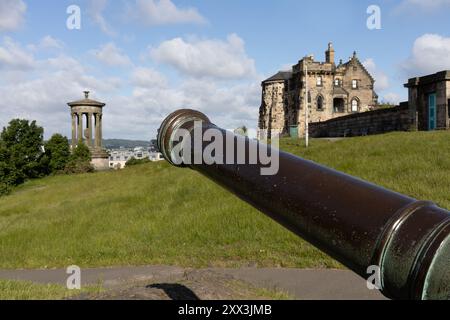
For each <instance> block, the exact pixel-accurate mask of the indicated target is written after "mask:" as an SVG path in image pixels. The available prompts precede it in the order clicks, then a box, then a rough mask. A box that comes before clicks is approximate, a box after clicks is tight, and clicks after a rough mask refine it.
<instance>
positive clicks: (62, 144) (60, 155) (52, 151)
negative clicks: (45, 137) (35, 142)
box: [44, 134, 89, 173]
mask: <svg viewBox="0 0 450 320" xmlns="http://www.w3.org/2000/svg"><path fill="white" fill-rule="evenodd" d="M88 151H89V150H88ZM45 154H46V156H47V158H48V167H49V171H50V172H51V173H57V172H61V171H63V170H64V168H65V167H66V165H67V163H68V162H69V159H70V147H69V140H67V138H66V137H63V136H62V135H60V134H54V135H53V136H52V137H51V138H50V140H49V141H47V143H46V144H45ZM44 161H45V160H44Z"/></svg>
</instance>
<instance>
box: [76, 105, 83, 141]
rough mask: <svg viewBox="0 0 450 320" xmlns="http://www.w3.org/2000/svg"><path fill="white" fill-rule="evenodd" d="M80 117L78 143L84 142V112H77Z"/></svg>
mask: <svg viewBox="0 0 450 320" xmlns="http://www.w3.org/2000/svg"><path fill="white" fill-rule="evenodd" d="M77 117H78V129H77V131H78V142H77V144H78V143H81V142H83V114H82V113H81V112H77Z"/></svg>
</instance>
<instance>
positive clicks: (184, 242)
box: [0, 132, 450, 291]
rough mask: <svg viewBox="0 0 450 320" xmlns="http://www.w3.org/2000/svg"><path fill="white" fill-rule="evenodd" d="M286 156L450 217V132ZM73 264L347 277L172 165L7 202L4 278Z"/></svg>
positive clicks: (1, 226) (1, 236)
mask: <svg viewBox="0 0 450 320" xmlns="http://www.w3.org/2000/svg"><path fill="white" fill-rule="evenodd" d="M281 147H282V149H284V150H286V151H288V152H291V153H294V154H298V155H301V156H302V157H305V158H308V159H311V160H314V161H317V162H319V163H322V164H325V165H328V166H330V167H333V168H336V169H338V170H341V171H344V172H346V173H349V174H353V175H355V176H358V177H361V178H364V179H366V180H369V181H372V182H375V183H377V184H380V185H383V186H385V187H388V188H390V189H393V190H395V191H399V192H402V193H405V194H407V195H410V196H414V197H417V198H420V199H426V200H433V201H435V202H437V203H438V204H439V205H441V206H443V207H446V208H450V196H449V191H450V187H449V182H448V181H450V148H449V147H450V132H433V133H425V132H418V133H392V134H387V135H380V136H371V137H361V138H351V139H346V140H339V141H334V142H330V141H327V140H313V141H312V145H311V148H310V149H308V150H307V151H305V149H304V147H303V146H302V143H301V142H300V141H298V140H291V139H286V140H283V141H282V144H281ZM72 264H75V265H78V266H80V267H96V266H119V265H120V266H125V265H155V264H164V265H167V264H169V265H179V266H184V267H207V266H227V267H238V266H248V265H256V266H282V267H299V268H313V267H314V268H316V267H324V268H332V267H340V265H339V264H338V263H337V262H335V261H334V260H332V259H331V258H329V257H327V256H326V255H324V254H323V253H321V252H319V251H318V250H316V249H314V248H313V247H312V246H310V245H309V244H307V243H305V242H304V241H302V240H301V239H299V238H297V237H296V236H294V235H292V234H291V233H290V232H288V231H286V230H285V229H284V228H282V227H281V226H279V225H278V224H276V223H275V222H272V221H271V220H270V219H269V218H266V217H265V216H264V215H263V214H261V213H259V212H258V211H256V210H255V209H253V208H251V207H250V206H249V205H247V204H245V203H243V202H242V201H240V200H238V199H237V198H236V197H235V196H233V195H231V194H230V193H228V192H227V191H224V190H223V189H221V188H220V187H218V186H216V185H215V184H214V183H213V182H211V181H209V180H208V179H206V178H204V177H202V176H201V175H199V174H198V173H196V172H193V171H191V170H188V169H178V168H174V167H171V166H169V165H168V164H166V163H156V164H148V165H141V166H137V167H132V168H127V169H125V170H123V171H118V172H116V171H114V172H104V173H96V174H88V175H79V176H56V177H49V178H45V179H41V180H36V181H30V182H28V183H26V184H25V185H24V186H22V187H20V188H18V189H17V190H15V192H14V193H13V194H12V195H10V196H7V197H3V198H0V268H8V269H13V268H54V267H67V266H69V265H72ZM0 291H1V290H0Z"/></svg>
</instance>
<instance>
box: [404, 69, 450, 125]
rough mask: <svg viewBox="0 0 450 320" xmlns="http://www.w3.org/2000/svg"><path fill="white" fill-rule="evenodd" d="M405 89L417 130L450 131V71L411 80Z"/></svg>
mask: <svg viewBox="0 0 450 320" xmlns="http://www.w3.org/2000/svg"><path fill="white" fill-rule="evenodd" d="M405 87H406V88H408V91H409V94H408V105H409V109H410V111H411V114H412V116H413V117H414V118H415V119H416V126H417V127H416V129H417V130H425V131H430V130H448V129H450V120H449V119H450V108H449V106H450V70H446V71H441V72H438V73H435V74H430V75H427V76H424V77H417V78H412V79H409V80H408V83H407V84H405Z"/></svg>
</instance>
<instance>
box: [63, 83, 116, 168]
mask: <svg viewBox="0 0 450 320" xmlns="http://www.w3.org/2000/svg"><path fill="white" fill-rule="evenodd" d="M68 105H69V107H70V112H71V115H72V150H73V149H75V148H76V146H77V145H78V144H80V143H84V144H86V145H87V146H88V147H89V149H90V150H91V155H92V162H91V163H92V165H93V166H94V168H95V169H96V170H107V169H109V154H108V153H107V152H106V150H105V149H103V146H102V121H103V120H102V117H103V108H104V107H105V104H104V103H102V102H98V101H95V100H92V99H89V91H85V92H84V99H83V100H79V101H74V102H69V103H68ZM83 124H84V125H83Z"/></svg>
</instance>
